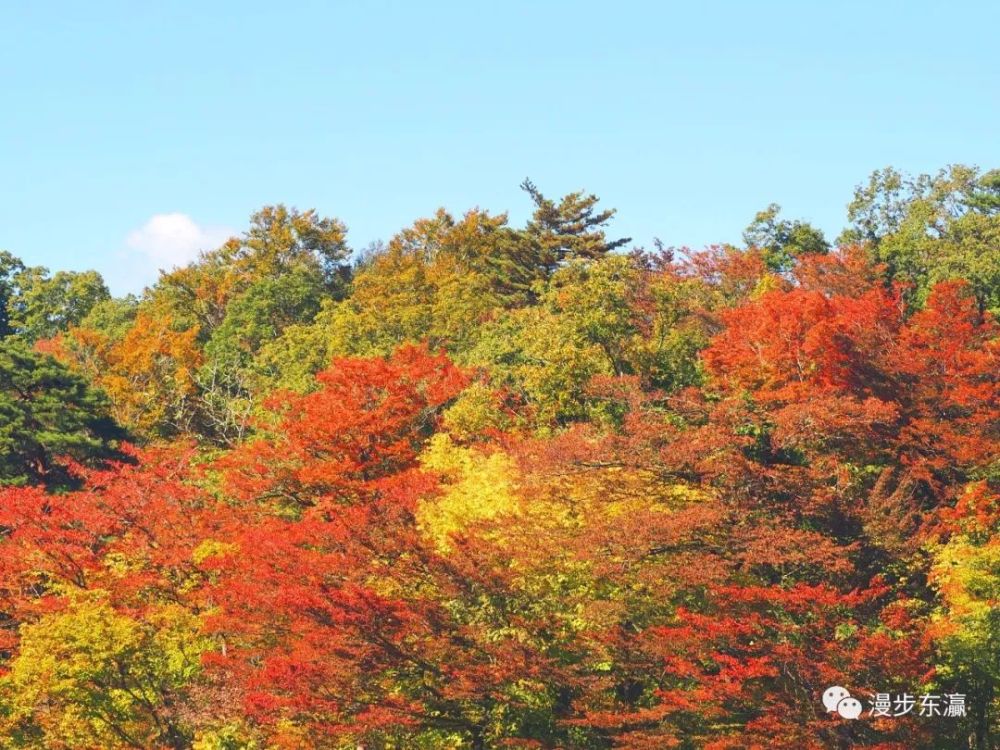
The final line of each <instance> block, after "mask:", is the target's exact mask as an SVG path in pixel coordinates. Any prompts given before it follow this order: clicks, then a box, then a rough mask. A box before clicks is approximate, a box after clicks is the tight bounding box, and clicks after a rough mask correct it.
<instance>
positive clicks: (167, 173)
mask: <svg viewBox="0 0 1000 750" xmlns="http://www.w3.org/2000/svg"><path fill="white" fill-rule="evenodd" d="M206 6H208V7H206ZM998 28H1000V4H997V3H992V2H976V3H973V2H965V3H963V2H953V3H941V2H933V3H931V2H906V3H903V2H865V3H861V2H858V3H853V2H836V3H812V2H794V3H793V2H788V3H780V2H757V3H737V2H700V3H691V2H686V3H672V2H629V0H616V1H615V2H607V1H605V2H589V1H588V0H577V1H576V2H561V1H560V2H541V1H540V0H535V2H494V3H486V2H482V3H475V2H435V1H434V0H428V1H427V2H422V3H418V2H349V3H348V2H333V1H330V2H299V1H297V0H290V1H287V2H273V1H272V2H254V1H252V0H243V1H241V2H205V3H202V2H186V1H185V2H181V1H177V2H167V1H164V2H156V3H136V2H131V1H130V2H124V1H123V2H102V1H101V0H94V1H92V2H86V3H84V2H46V3H36V2H30V0H7V2H3V3H2V4H0V84H2V86H0V95H2V97H3V98H2V101H3V106H2V109H0V180H2V183H0V184H2V188H0V190H2V196H0V197H2V200H0V248H3V249H7V250H10V251H11V252H13V253H15V254H16V255H19V256H21V257H22V258H23V259H24V260H25V261H27V262H29V263H31V264H42V265H46V266H49V267H50V268H53V269H56V268H76V269H82V268H97V269H98V270H99V271H101V272H102V273H104V274H105V276H106V278H107V279H108V281H109V283H110V285H111V287H112V290H113V291H115V292H118V293H122V292H125V291H134V290H138V289H141V288H142V286H143V285H144V284H146V283H149V282H150V281H152V280H153V279H154V278H155V275H156V268H157V266H169V265H171V264H172V263H174V262H182V261H183V260H185V259H186V258H188V257H190V255H191V253H192V252H193V251H194V248H196V247H197V246H198V245H200V244H213V243H216V242H217V240H218V239H219V238H220V237H222V236H224V235H225V234H226V233H227V231H232V230H239V229H241V228H242V227H244V226H245V223H246V219H247V217H248V216H249V214H250V213H251V212H252V211H254V210H255V209H256V208H258V207H259V206H261V205H264V204H267V203H275V202H284V203H288V204H291V205H295V206H298V207H300V208H309V207H315V208H317V209H318V210H319V211H320V212H321V213H323V214H325V215H333V216H337V217H339V218H341V219H342V220H343V221H344V222H346V223H347V225H348V227H349V228H350V235H349V237H350V240H351V244H352V246H354V247H357V248H360V247H363V246H364V245H366V244H368V243H369V242H371V241H372V240H375V239H379V238H383V239H385V238H388V237H389V236H391V235H392V234H393V233H394V232H395V231H396V230H398V229H399V228H400V227H402V226H404V225H406V224H408V223H410V222H411V221H412V220H413V219H415V218H417V217H419V216H424V215H427V214H429V213H431V212H433V211H434V209H435V208H437V207H438V206H441V205H443V206H445V207H447V208H449V209H451V210H454V211H457V212H461V211H463V210H465V209H467V208H470V207H472V206H476V205H478V206H481V207H484V208H489V209H491V210H497V211H500V210H509V211H510V214H511V218H512V219H513V220H515V221H518V222H520V221H522V220H523V219H524V218H525V216H526V214H527V211H528V202H527V199H526V196H524V195H523V194H522V193H521V191H520V190H519V189H518V184H519V183H520V182H521V180H522V179H523V178H524V177H525V176H530V177H531V178H532V180H534V182H535V183H536V184H538V186H539V187H540V188H541V189H542V190H543V191H544V192H546V193H548V194H551V195H553V196H555V195H558V194H561V193H564V192H568V191H570V190H573V189H578V188H586V189H588V190H590V191H593V192H596V193H597V194H599V195H600V196H601V197H602V198H603V199H604V202H605V203H606V204H607V205H609V206H613V207H616V208H618V210H619V214H618V218H617V220H616V225H615V230H616V232H617V233H618V234H619V235H630V236H632V237H633V238H634V241H635V243H636V244H644V245H647V246H648V245H649V244H650V242H651V240H652V238H653V237H660V238H661V239H663V240H664V241H665V242H666V243H667V244H674V245H689V246H694V247H697V246H701V245H704V244H707V243H713V242H723V241H737V240H738V239H739V236H740V232H741V230H742V228H743V227H744V226H745V225H746V224H747V223H748V222H749V220H750V219H751V217H752V216H753V214H754V213H755V212H756V211H757V210H759V209H760V208H762V207H764V206H765V205H767V204H768V203H769V202H771V201H776V202H778V203H780V204H782V206H783V207H784V213H785V214H786V215H787V216H789V217H791V218H805V219H808V220H811V221H813V222H814V223H816V224H817V225H819V226H820V227H821V228H823V229H824V230H826V231H827V232H828V234H830V235H836V233H837V232H838V231H839V230H840V228H841V227H842V225H843V222H844V206H845V205H846V203H847V202H848V200H849V199H850V196H851V192H852V189H853V187H854V185H855V184H857V183H858V182H860V181H862V180H863V179H864V178H865V176H866V175H867V174H868V173H870V172H871V171H872V170H873V169H876V168H878V167H882V166H885V165H888V164H891V165H894V166H897V167H899V168H901V169H904V170H907V171H930V170H935V169H937V168H938V167H941V166H944V165H945V164H948V163H955V162H963V163H971V164H978V165H980V166H982V167H984V168H992V167H1000V56H998V55H997V54H996V45H997V29H998Z"/></svg>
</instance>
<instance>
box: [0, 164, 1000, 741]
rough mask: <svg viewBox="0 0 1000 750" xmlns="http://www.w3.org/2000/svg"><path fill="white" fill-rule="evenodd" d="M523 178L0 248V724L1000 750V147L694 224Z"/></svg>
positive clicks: (49, 735) (83, 729)
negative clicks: (129, 243) (670, 245)
mask: <svg viewBox="0 0 1000 750" xmlns="http://www.w3.org/2000/svg"><path fill="white" fill-rule="evenodd" d="M522 187H523V188H524V189H525V191H526V193H527V195H528V197H529V198H530V200H531V201H532V202H533V204H534V213H533V215H532V217H531V219H530V220H529V221H528V222H527V224H526V225H525V226H524V227H515V226H512V225H511V224H510V223H509V221H508V218H507V217H506V216H505V215H503V214H499V215H498V214H490V213H488V212H486V211H483V210H479V209H476V210H472V211H470V212H468V213H467V214H465V215H464V216H461V217H455V216H452V215H450V214H449V213H447V212H445V211H443V210H441V211H438V212H437V213H436V214H435V215H433V216H432V217H430V218H426V219H421V220H419V221H417V222H415V223H414V224H413V225H412V226H411V227H408V228H406V229H404V230H402V231H401V232H400V233H399V234H397V235H396V236H395V237H393V238H392V239H391V241H389V242H388V243H387V244H386V245H384V246H383V245H379V246H375V247H372V248H369V249H368V250H367V251H365V252H364V253H360V254H358V255H356V256H355V257H354V259H353V261H352V260H351V254H350V252H349V250H348V247H347V244H346V229H345V228H344V226H343V225H342V224H341V223H340V222H339V221H337V220H334V219H327V218H323V217H320V216H319V215H317V214H316V213H315V212H313V211H306V212H299V211H296V210H292V209H287V208H285V207H283V206H274V207H267V208H264V209H263V210H261V211H260V212H258V213H257V214H255V215H254V216H253V217H252V218H251V222H250V228H249V230H248V231H247V232H246V233H245V234H244V235H243V236H241V237H238V238H234V239H232V240H230V241H229V242H228V243H226V244H225V245H223V246H222V247H221V248H219V249H217V250H213V251H210V252H206V253H204V254H203V255H202V256H201V258H200V259H199V260H198V261H196V262H195V263H193V264H191V265H189V266H186V267H184V268H178V269H172V270H169V271H165V272H164V273H162V275H161V277H160V279H159V281H158V282H157V283H156V284H155V285H154V286H153V287H151V288H149V289H147V290H146V291H145V293H144V294H143V295H142V296H141V297H139V298H134V297H129V298H122V299H114V298H111V297H110V295H109V294H108V293H107V290H106V289H105V288H104V286H103V283H102V282H101V280H100V278H99V277H98V276H96V274H56V275H54V276H49V274H48V271H46V270H45V269H29V268H25V267H24V266H23V264H21V263H20V262H19V261H17V259H16V258H14V257H13V256H10V255H6V254H5V255H4V256H3V258H2V259H0V302H2V303H3V304H2V312H3V317H0V325H2V331H0V333H2V335H3V338H2V340H0V381H2V383H0V412H2V413H0V442H2V445H3V454H2V461H0V480H2V483H3V485H5V486H4V487H3V488H2V489H0V531H2V535H0V747H4V748H38V749H41V748H46V749H53V750H59V749H65V750H88V749H93V750H98V749H103V750H117V749H123V748H164V749H166V748H173V749H175V750H181V749H191V750H237V749H244V750H252V749H256V750H264V749H265V748H267V749H275V750H277V749H280V748H288V749H292V748H303V749H304V748H329V749H331V750H334V749H338V750H339V749H341V748H345V749H346V748H352V749H354V748H364V749H365V750H376V749H379V748H382V749H385V750H389V749H390V748H398V749H403V748H406V749H409V748H417V749H419V748H427V749H432V748H442V749H447V748H452V749H453V750H458V749H459V748H468V749H470V750H485V749H486V748H502V747H520V748H577V749H579V750H603V749H610V748H630V749H631V750H651V749H652V748H668V747H676V748H690V749H694V748H705V749H706V750H746V749H748V748H751V749H752V748H765V747H766V748H773V749H778V748H787V749H788V750H792V749H793V748H794V749H795V750H802V749H803V748H805V749H816V750H819V749H821V748H844V749H845V750H846V749H847V748H858V747H865V748H877V749H878V750H913V749H918V748H927V749H931V748H942V749H943V748H956V747H969V748H972V749H973V750H988V749H989V748H994V747H997V742H998V736H1000V695H998V694H997V693H998V689H1000V659H998V654H1000V605H998V602H1000V325H998V323H997V321H996V317H995V316H996V315H997V314H998V313H1000V175H998V173H997V172H989V173H985V174H983V173H980V172H979V171H978V170H976V169H973V168H967V167H958V166H956V167H950V168H948V169H947V170H944V171H942V172H941V173H940V174H938V175H935V176H920V177H916V178H910V177H907V176H905V175H901V174H899V173H897V172H895V171H894V170H891V169H888V170H884V171H879V172H876V173H875V174H874V175H873V176H872V178H871V180H870V181H869V182H868V183H867V184H865V185H863V186H861V187H859V188H858V190H857V193H856V195H855V199H854V201H853V202H852V203H851V204H850V206H849V210H848V218H849V221H850V226H849V227H848V228H847V229H846V230H845V232H844V233H843V235H842V236H841V237H840V238H839V239H838V240H837V241H836V242H835V243H831V242H829V241H828V240H827V239H826V238H825V237H824V236H823V234H822V233H821V232H819V231H818V230H817V229H815V228H814V227H812V226H810V225H809V224H807V223H805V222H801V221H790V220H787V219H783V218H781V214H780V208H779V207H778V206H776V205H771V206H769V207H768V208H766V209H765V210H764V211H762V212H760V213H759V214H758V215H757V216H756V217H755V218H754V220H753V222H752V223H751V225H750V226H749V227H748V228H747V231H746V234H745V241H746V246H745V247H732V246H719V247H713V248H709V249H706V250H703V251H698V252H689V251H674V250H669V249H665V248H657V249H656V251H655V252H646V251H642V250H634V251H632V252H629V253H626V252H624V248H625V245H626V244H627V243H628V242H629V241H628V240H620V239H615V238H612V237H609V236H608V235H607V234H606V232H607V231H608V226H609V224H610V222H611V220H612V219H613V215H614V212H613V211H610V210H602V209H600V208H598V205H597V204H598V200H597V198H596V197H594V196H592V195H588V194H586V193H574V194H571V195H569V196H566V197H565V198H562V199H561V200H553V199H550V198H548V197H546V196H545V195H544V194H542V193H541V192H540V191H539V189H538V188H537V187H536V186H535V185H533V184H532V183H531V182H529V181H525V183H524V185H523V186H522ZM32 346H33V347H34V349H32V348H31V347H32ZM116 423H117V424H116ZM117 425H120V426H121V427H118V426H117ZM122 429H126V430H128V431H129V432H130V433H131V439H132V441H133V444H134V445H135V446H137V447H129V446H128V445H126V444H123V443H119V441H120V440H121V438H122V437H123V435H122V433H121V432H120V430H122ZM110 458H114V460H113V461H112V462H110V463H109V461H108V460H109V459H110ZM830 685H843V686H845V687H846V688H848V689H849V690H851V691H852V694H854V695H858V696H866V697H867V696H871V695H872V694H874V693H876V692H879V693H896V694H899V693H910V694H915V695H916V694H937V695H945V694H962V695H964V696H965V697H966V699H965V705H966V707H967V713H966V715H965V716H952V717H943V716H921V715H919V713H918V712H917V711H913V712H911V713H909V714H907V715H905V716H900V717H895V718H893V717H878V716H875V715H872V714H871V713H866V714H864V715H862V717H861V719H860V720H857V721H851V720H848V719H843V718H840V717H839V716H838V715H836V714H835V713H829V712H827V711H826V709H825V708H824V706H823V704H822V702H821V700H820V698H821V695H822V694H823V691H824V690H825V689H826V688H827V687H828V686H830Z"/></svg>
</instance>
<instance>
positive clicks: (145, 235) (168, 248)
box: [125, 213, 236, 270]
mask: <svg viewBox="0 0 1000 750" xmlns="http://www.w3.org/2000/svg"><path fill="white" fill-rule="evenodd" d="M234 234H236V232H234V231H233V230H232V229H228V228H226V227H207V226H201V225H200V224H198V223H197V222H196V221H195V220H194V219H192V218H191V217H190V216H188V215H187V214H182V213H172V214H155V215H154V216H152V217H150V219H149V221H147V222H146V223H145V224H143V225H142V226H141V227H139V228H138V229H136V230H134V231H132V232H129V235H128V237H126V238H125V244H126V245H128V247H129V248H130V249H131V250H134V251H136V252H138V253H140V254H141V255H143V256H145V258H146V259H147V260H149V261H152V262H153V263H155V264H156V266H157V268H162V269H164V270H168V269H170V268H173V267H174V266H183V265H186V264H187V263H190V262H191V261H192V260H194V259H195V258H197V257H198V252H199V251H201V250H213V249H215V248H216V247H218V246H219V245H221V244H222V243H223V242H225V241H226V240H227V239H229V238H230V237H232V236H233V235H234Z"/></svg>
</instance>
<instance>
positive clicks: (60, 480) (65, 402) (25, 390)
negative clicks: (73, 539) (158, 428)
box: [0, 337, 123, 489]
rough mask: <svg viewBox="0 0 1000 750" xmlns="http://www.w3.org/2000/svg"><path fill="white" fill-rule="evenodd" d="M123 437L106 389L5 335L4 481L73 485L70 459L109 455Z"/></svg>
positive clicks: (0, 476)
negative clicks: (95, 388) (91, 383)
mask: <svg viewBox="0 0 1000 750" xmlns="http://www.w3.org/2000/svg"><path fill="white" fill-rule="evenodd" d="M122 437H123V434H122V432H121V430H120V429H119V428H118V427H117V426H116V425H115V424H114V422H113V421H112V419H111V417H110V416H109V405H108V402H107V399H106V398H105V396H104V395H103V394H102V393H101V392H99V391H96V390H94V389H93V388H91V387H90V386H89V385H88V384H87V382H86V381H85V380H84V379H83V378H82V377H80V376H79V375H76V374H74V373H72V372H70V371H69V370H67V369H66V368H65V367H64V366H63V365H61V364H59V363H58V362H57V361H56V360H55V359H53V358H52V357H50V356H47V355H44V354H39V353H37V352H35V351H32V350H31V349H29V348H28V346H27V345H26V344H24V343H23V342H21V341H18V340H17V339H16V338H12V337H7V338H5V339H3V340H0V484H13V485H21V484H41V485H45V486H46V487H49V488H50V489H61V488H65V487H68V486H71V485H72V484H73V482H72V477H71V475H70V474H69V472H68V470H67V467H66V463H65V461H64V460H63V459H64V458H69V459H72V460H75V461H79V462H83V463H93V462H95V461H100V460H101V459H105V458H109V457H111V456H112V455H114V450H115V447H116V444H117V441H118V440H120V439H121V438H122Z"/></svg>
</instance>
